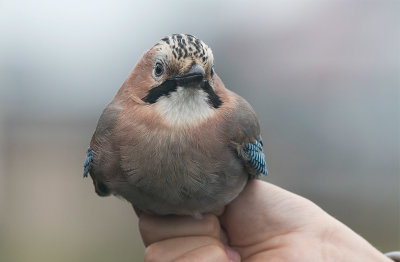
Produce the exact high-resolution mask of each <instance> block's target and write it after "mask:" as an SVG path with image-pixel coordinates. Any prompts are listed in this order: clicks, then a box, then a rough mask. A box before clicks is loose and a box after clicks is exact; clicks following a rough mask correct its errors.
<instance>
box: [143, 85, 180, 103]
mask: <svg viewBox="0 0 400 262" xmlns="http://www.w3.org/2000/svg"><path fill="white" fill-rule="evenodd" d="M177 88H178V86H177V84H176V81H175V80H172V79H168V80H165V81H164V83H162V84H161V85H159V86H156V87H154V88H152V89H150V91H149V93H148V94H147V96H145V97H144V98H142V100H143V101H144V102H146V103H150V104H154V103H155V102H157V100H158V99H159V98H160V97H162V96H167V95H169V94H170V93H172V92H175V91H176V89H177Z"/></svg>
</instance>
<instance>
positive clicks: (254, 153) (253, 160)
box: [230, 97, 268, 177]
mask: <svg viewBox="0 0 400 262" xmlns="http://www.w3.org/2000/svg"><path fill="white" fill-rule="evenodd" d="M230 121H233V122H232V123H231V126H234V127H235V128H233V129H232V131H231V132H232V134H231V137H232V138H231V142H232V144H233V145H234V147H235V149H236V151H237V153H238V156H239V158H241V159H242V160H243V161H244V163H245V166H246V168H247V170H248V172H249V174H250V176H251V177H258V176H260V175H261V174H264V175H267V174H268V170H267V164H266V162H265V155H264V151H263V142H262V138H261V134H260V125H259V123H258V119H257V116H256V114H255V112H254V110H253V109H252V108H251V106H250V105H249V103H247V102H246V100H244V99H243V98H241V97H238V103H237V107H236V108H235V110H234V111H233V113H232V117H231V120H230Z"/></svg>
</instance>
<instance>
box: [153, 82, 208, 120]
mask: <svg viewBox="0 0 400 262" xmlns="http://www.w3.org/2000/svg"><path fill="white" fill-rule="evenodd" d="M155 106H156V110H157V112H158V113H159V114H160V115H161V117H162V119H163V120H164V121H165V122H166V123H167V124H169V125H173V126H188V125H197V124H200V123H201V122H203V121H204V120H206V119H207V118H209V117H210V116H212V115H213V114H214V110H213V109H212V108H211V106H210V105H209V104H208V95H207V93H206V92H204V91H203V90H201V89H198V88H190V87H189V88H185V87H181V86H178V88H177V90H176V91H175V92H172V93H171V94H169V95H168V96H163V97H160V98H159V99H158V101H157V102H156V103H155Z"/></svg>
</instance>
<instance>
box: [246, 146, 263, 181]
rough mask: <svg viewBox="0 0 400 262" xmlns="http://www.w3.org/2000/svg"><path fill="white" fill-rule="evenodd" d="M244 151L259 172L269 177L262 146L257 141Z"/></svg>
mask: <svg viewBox="0 0 400 262" xmlns="http://www.w3.org/2000/svg"><path fill="white" fill-rule="evenodd" d="M243 151H244V152H245V153H246V154H247V156H248V161H249V163H250V164H251V166H252V167H254V168H255V169H256V170H257V172H259V173H261V174H264V175H268V170H267V164H266V163H265V155H264V151H263V147H262V144H261V143H260V142H258V141H257V140H255V141H254V142H250V143H248V144H246V145H245V146H244V149H243Z"/></svg>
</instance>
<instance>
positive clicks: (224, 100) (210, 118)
mask: <svg viewBox="0 0 400 262" xmlns="http://www.w3.org/2000/svg"><path fill="white" fill-rule="evenodd" d="M213 60H214V58H213V54H212V52H211V49H209V47H208V46H207V45H205V44H204V43H203V42H202V41H200V40H198V39H197V38H195V37H193V36H190V35H170V36H167V37H166V38H163V39H162V40H160V41H159V42H158V43H157V44H156V45H155V46H154V47H152V48H151V49H150V50H149V51H148V52H146V53H145V54H144V55H143V57H142V58H141V60H140V61H139V62H138V63H137V65H136V67H135V68H134V69H133V71H132V72H131V73H130V74H129V76H128V78H127V79H126V81H125V82H124V84H123V85H122V87H121V88H120V90H119V91H118V92H117V94H116V96H115V97H114V99H113V100H112V101H111V103H110V104H109V105H108V106H107V107H106V109H105V110H104V111H103V114H102V115H101V117H100V119H99V122H98V126H97V128H96V131H95V133H94V135H93V138H92V140H91V143H90V150H91V152H92V153H93V156H92V157H90V159H88V160H87V162H88V167H89V169H90V171H89V172H90V175H91V177H92V179H93V181H94V184H95V188H96V192H97V193H98V194H99V195H108V194H110V193H111V194H115V195H120V196H122V197H124V198H125V199H127V200H128V201H130V202H131V203H132V204H133V206H134V207H136V208H138V209H140V210H142V211H144V212H149V213H155V214H161V215H164V214H179V215H193V216H196V217H199V216H201V214H202V213H205V212H214V213H219V212H221V211H222V209H223V207H224V206H225V205H226V204H227V203H229V202H230V201H231V200H233V199H234V198H235V197H236V196H237V195H238V194H239V193H240V191H241V190H242V189H243V187H244V186H245V184H246V183H247V180H248V178H249V177H256V176H258V174H259V173H260V171H261V172H262V170H263V169H260V168H261V167H258V166H254V163H255V162H254V161H255V159H254V158H257V159H259V162H260V163H261V164H262V163H264V169H265V162H264V155H263V152H262V148H261V151H260V150H258V151H257V150H256V151H254V152H255V153H250V151H249V150H248V149H246V144H249V143H251V142H253V143H256V142H255V141H261V137H260V127H259V124H258V121H257V118H256V115H255V113H254V111H253V109H252V108H251V106H250V105H249V104H248V103H247V102H246V101H245V100H244V99H243V98H241V97H240V96H238V95H236V94H235V93H233V92H231V91H229V90H228V89H226V88H225V86H224V84H223V83H222V81H221V79H220V78H219V77H218V76H217V75H216V74H215V73H214V69H213V63H214V61H213ZM160 64H161V65H160ZM160 72H162V73H161V75H160V74H159V73H160ZM261 143H262V142H261ZM252 152H253V151H252ZM252 158H253V159H252ZM251 160H253V162H251ZM252 163H253V164H252ZM264 173H265V172H264Z"/></svg>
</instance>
